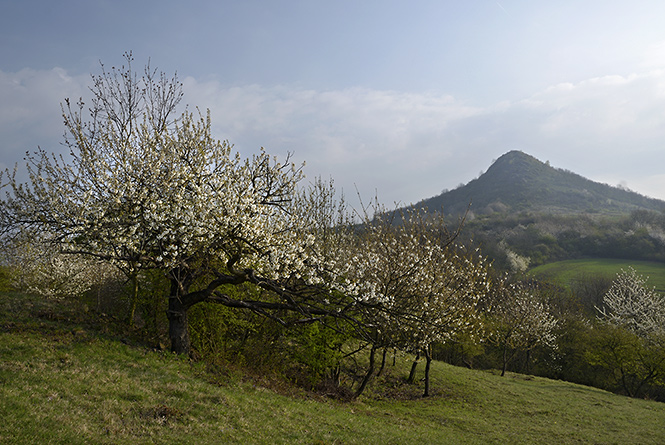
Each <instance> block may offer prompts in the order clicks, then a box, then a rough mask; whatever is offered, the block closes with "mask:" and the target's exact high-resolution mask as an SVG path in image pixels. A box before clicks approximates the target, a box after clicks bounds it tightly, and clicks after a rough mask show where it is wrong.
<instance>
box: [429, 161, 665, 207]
mask: <svg viewBox="0 0 665 445" xmlns="http://www.w3.org/2000/svg"><path fill="white" fill-rule="evenodd" d="M470 203H471V211H472V212H473V213H474V214H476V215H481V214H492V213H508V212H510V213H518V212H532V213H540V212H546V213H564V214H568V213H583V212H584V213H601V214H626V213H630V212H632V211H634V210H654V211H661V212H662V211H665V201H661V200H658V199H653V198H648V197H645V196H642V195H640V194H638V193H635V192H632V191H629V190H625V189H621V188H618V187H612V186H609V185H607V184H601V183H598V182H594V181H591V180H589V179H586V178H584V177H582V176H580V175H578V174H575V173H573V172H570V171H566V170H562V169H557V168H554V167H552V166H550V165H549V163H543V162H541V161H539V160H538V159H536V158H534V157H533V156H530V155H528V154H526V153H523V152H521V151H510V152H508V153H506V154H504V155H503V156H501V157H500V158H499V159H497V160H496V161H495V162H494V163H493V164H492V165H491V166H490V168H489V169H488V170H487V171H486V172H485V173H484V174H482V175H481V176H480V177H478V178H477V179H474V180H472V181H470V182H469V183H468V184H466V185H464V186H461V187H459V188H457V189H455V190H451V191H448V192H445V193H442V194H441V195H439V196H435V197H433V198H429V199H425V200H423V201H421V202H419V203H418V204H416V207H427V208H428V209H429V211H432V212H434V211H440V210H441V209H443V212H444V213H445V214H446V215H460V214H462V213H464V212H465V211H466V209H467V207H468V206H469V204H470Z"/></svg>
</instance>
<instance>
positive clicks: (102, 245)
mask: <svg viewBox="0 0 665 445" xmlns="http://www.w3.org/2000/svg"><path fill="white" fill-rule="evenodd" d="M125 59H126V63H125V64H123V65H122V66H121V67H120V68H115V67H112V68H111V70H110V71H107V70H106V68H105V67H104V65H103V64H102V73H101V75H97V76H95V75H93V76H92V80H93V84H92V87H91V92H92V100H91V105H90V107H89V108H87V109H86V105H85V104H84V103H83V100H79V101H78V102H77V103H76V104H73V103H72V102H71V101H70V100H69V99H66V100H65V104H64V105H63V108H62V109H63V118H64V123H65V128H66V134H65V142H64V144H65V146H66V147H68V148H69V156H68V157H67V158H65V157H64V156H55V155H49V154H48V153H47V152H46V151H44V150H43V149H41V148H40V149H39V150H38V151H37V152H35V153H33V154H28V155H27V157H26V160H27V169H28V174H29V178H30V180H29V182H28V183H26V184H21V183H19V182H18V180H17V168H14V170H13V172H10V171H6V172H5V177H4V179H5V180H4V181H3V185H4V186H7V187H8V189H9V191H8V192H7V194H6V197H5V199H4V201H3V202H2V204H1V205H0V218H1V223H2V229H3V233H4V234H5V235H14V234H16V233H17V232H26V231H33V232H34V233H38V234H39V235H40V236H41V237H43V239H44V240H45V241H46V242H47V243H48V244H49V245H50V246H51V247H52V248H53V249H55V250H56V251H57V252H60V253H64V254H71V255H85V256H88V257H90V258H95V259H98V260H102V261H107V262H109V263H111V264H113V265H115V266H117V267H118V268H119V269H121V270H122V271H123V272H124V273H125V274H127V276H129V277H130V278H132V277H133V278H134V279H136V277H137V276H138V273H139V271H142V270H158V271H161V272H163V273H164V274H165V276H166V277H167V278H168V279H169V281H170V292H169V295H168V302H169V304H168V313H167V315H168V320H169V336H170V339H171V348H172V350H173V351H175V352H178V353H188V352H189V349H190V340H189V334H188V329H187V311H188V309H189V308H191V307H192V306H193V305H195V304H198V303H201V302H204V301H207V302H215V303H220V304H223V305H226V306H229V307H236V308H244V309H249V310H253V311H256V312H258V313H262V314H264V315H268V316H272V317H274V318H275V319H278V320H280V321H283V320H281V318H280V317H279V316H278V315H275V311H286V312H289V313H293V314H296V315H297V317H298V318H299V319H300V320H301V321H302V320H306V321H311V320H315V319H316V317H321V318H322V317H325V316H335V317H339V316H343V315H344V311H343V310H342V309H341V308H340V307H339V306H336V305H335V302H334V301H331V300H330V299H327V300H326V299H324V298H323V297H322V295H324V294H325V295H328V293H325V292H324V291H325V290H324V289H323V286H321V285H320V283H321V275H320V274H321V273H323V272H325V271H324V268H323V267H317V264H319V259H321V258H324V255H321V256H317V250H316V249H315V247H316V246H315V241H316V240H317V238H316V235H317V234H316V231H317V230H318V229H321V227H322V226H324V225H325V224H327V223H326V222H322V223H319V226H316V225H313V224H312V221H313V219H314V218H315V217H318V216H320V214H317V213H316V211H317V210H316V209H312V208H310V207H308V205H310V204H312V203H318V204H320V205H328V204H329V202H328V201H326V199H328V195H324V196H322V197H320V198H318V201H317V199H316V198H311V199H309V200H305V199H302V197H301V195H300V194H299V192H298V189H297V185H298V183H299V181H300V180H301V178H302V176H303V175H302V172H301V168H299V167H297V166H295V165H294V164H292V163H291V162H289V159H288V158H287V160H286V161H284V162H278V161H277V160H276V159H275V158H273V157H271V156H269V155H268V154H267V153H266V152H265V151H264V150H263V149H262V150H261V151H260V152H259V153H258V154H256V155H254V156H252V157H251V158H247V159H242V158H241V156H240V155H239V154H238V153H234V151H233V147H232V146H231V145H230V144H229V143H228V142H225V141H224V142H220V141H218V140H215V139H214V138H213V136H212V133H211V122H210V114H209V112H208V113H207V114H206V115H205V116H198V117H196V116H195V115H194V114H193V113H191V112H189V111H185V112H183V113H182V114H180V115H179V116H176V108H177V106H178V104H179V102H180V100H181V98H182V89H181V87H182V85H181V84H180V82H179V81H178V79H177V76H173V77H171V78H169V77H167V76H166V75H165V74H164V73H157V71H156V70H152V69H151V68H150V67H149V66H146V68H145V70H144V72H143V75H141V76H139V75H138V74H137V73H136V72H134V71H133V70H132V61H133V58H132V56H131V53H129V54H125ZM321 190H322V188H319V189H317V188H314V189H313V191H314V192H316V191H321ZM321 200H323V201H321ZM243 283H249V284H251V285H254V286H256V287H260V288H262V289H265V290H266V291H269V293H270V295H271V296H272V297H271V299H267V300H262V301H256V300H242V299H234V298H232V297H230V296H228V295H225V294H223V293H221V292H220V291H219V289H220V287H221V286H223V285H240V284H243Z"/></svg>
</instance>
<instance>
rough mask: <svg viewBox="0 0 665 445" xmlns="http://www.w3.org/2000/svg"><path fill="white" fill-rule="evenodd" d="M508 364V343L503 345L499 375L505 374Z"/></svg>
mask: <svg viewBox="0 0 665 445" xmlns="http://www.w3.org/2000/svg"><path fill="white" fill-rule="evenodd" d="M507 365H508V345H507V344H505V345H503V367H502V368H501V377H503V376H504V375H506V366H507Z"/></svg>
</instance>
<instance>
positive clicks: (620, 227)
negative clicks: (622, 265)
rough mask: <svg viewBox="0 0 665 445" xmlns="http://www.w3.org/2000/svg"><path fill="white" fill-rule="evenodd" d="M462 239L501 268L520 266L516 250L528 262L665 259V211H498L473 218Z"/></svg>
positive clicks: (535, 263) (530, 264) (531, 263)
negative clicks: (516, 262) (609, 213)
mask: <svg viewBox="0 0 665 445" xmlns="http://www.w3.org/2000/svg"><path fill="white" fill-rule="evenodd" d="M462 237H463V238H464V239H465V240H466V241H467V242H470V243H473V244H474V245H476V246H479V247H480V248H481V249H482V251H483V253H485V254H486V255H487V256H488V257H490V258H491V259H492V260H493V261H494V264H495V265H496V266H497V267H499V268H501V269H506V270H509V269H511V268H512V269H514V268H515V265H514V264H511V261H510V253H509V252H513V253H515V254H517V255H519V256H520V257H522V258H524V259H525V260H528V266H537V265H541V264H546V263H550V262H554V261H561V260H566V259H578V258H617V259H632V260H645V261H665V214H663V213H660V212H654V211H648V210H637V211H634V212H632V213H630V214H627V215H623V216H607V215H600V214H592V213H581V214H566V215H561V214H546V213H520V214H508V213H503V214H493V215H490V216H481V217H476V218H474V219H472V220H470V221H467V223H466V225H465V227H464V230H463V231H462Z"/></svg>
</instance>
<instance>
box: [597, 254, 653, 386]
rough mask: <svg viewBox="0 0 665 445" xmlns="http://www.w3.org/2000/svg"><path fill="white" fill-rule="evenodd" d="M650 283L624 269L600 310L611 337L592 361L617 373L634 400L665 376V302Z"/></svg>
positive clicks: (603, 338)
mask: <svg viewBox="0 0 665 445" xmlns="http://www.w3.org/2000/svg"><path fill="white" fill-rule="evenodd" d="M646 282H647V279H646V278H645V277H643V276H641V275H638V274H637V271H636V270H635V269H633V268H632V267H630V268H628V270H623V269H622V270H621V271H620V272H619V273H618V274H617V276H616V278H615V279H614V281H613V282H612V285H611V287H610V289H609V290H608V291H607V293H606V294H605V296H604V297H603V305H602V307H600V308H598V311H599V313H600V320H601V322H602V323H603V324H605V325H606V326H607V327H608V328H609V334H606V335H605V336H601V337H600V339H601V341H600V342H599V347H598V351H597V353H596V354H595V355H594V357H592V358H593V359H594V360H595V361H596V362H597V363H599V364H601V365H602V366H604V367H605V368H607V369H609V370H610V371H611V372H613V373H614V374H615V375H616V376H617V380H618V381H619V382H620V384H621V387H622V388H623V389H624V391H625V392H626V394H628V395H629V396H631V397H637V396H638V395H639V394H640V391H642V390H643V388H644V387H645V386H646V385H648V384H650V383H652V382H659V381H660V382H661V383H662V379H663V377H664V376H665V299H663V297H661V296H660V295H659V294H658V293H657V292H656V291H655V290H654V289H653V288H652V289H649V288H647V286H646Z"/></svg>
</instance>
